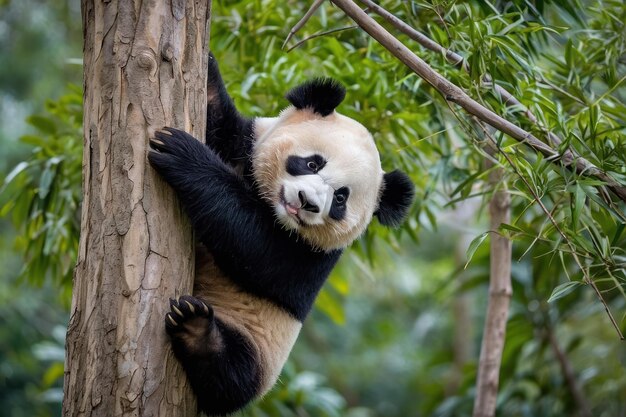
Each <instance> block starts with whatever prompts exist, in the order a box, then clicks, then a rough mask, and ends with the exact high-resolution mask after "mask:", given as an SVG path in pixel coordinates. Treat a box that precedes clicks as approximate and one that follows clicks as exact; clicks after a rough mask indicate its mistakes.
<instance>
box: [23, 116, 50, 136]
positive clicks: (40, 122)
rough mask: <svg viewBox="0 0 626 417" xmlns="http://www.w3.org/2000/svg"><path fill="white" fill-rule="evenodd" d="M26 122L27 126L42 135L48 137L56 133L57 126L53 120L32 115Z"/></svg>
mask: <svg viewBox="0 0 626 417" xmlns="http://www.w3.org/2000/svg"><path fill="white" fill-rule="evenodd" d="M26 121H27V122H28V124H30V125H31V126H34V127H36V128H37V129H38V130H39V131H41V132H42V133H48V134H50V135H54V134H56V133H57V125H56V123H55V122H54V120H52V119H51V118H49V117H45V116H39V115H32V116H29V117H28V118H27V119H26Z"/></svg>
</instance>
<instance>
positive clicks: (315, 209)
mask: <svg viewBox="0 0 626 417" xmlns="http://www.w3.org/2000/svg"><path fill="white" fill-rule="evenodd" d="M298 198H299V199H300V204H301V206H300V208H301V209H302V210H306V211H310V212H311V213H319V212H320V208H319V206H317V205H315V204H313V203H311V202H309V201H308V200H307V198H306V193H305V192H304V191H298Z"/></svg>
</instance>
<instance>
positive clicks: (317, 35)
mask: <svg viewBox="0 0 626 417" xmlns="http://www.w3.org/2000/svg"><path fill="white" fill-rule="evenodd" d="M358 27H359V25H352V26H346V27H343V28H337V29H331V30H327V31H324V32H318V33H314V34H313V35H311V36H307V37H306V38H304V39H302V40H300V41H298V42H297V43H296V44H295V45H293V46H292V47H290V48H289V49H287V52H291V51H292V50H294V49H296V48H297V47H298V46H300V45H302V44H303V43H305V42H307V41H310V40H311V39H314V38H319V37H320V36H326V35H330V34H331V33H337V32H343V31H344V30H350V29H356V28H358Z"/></svg>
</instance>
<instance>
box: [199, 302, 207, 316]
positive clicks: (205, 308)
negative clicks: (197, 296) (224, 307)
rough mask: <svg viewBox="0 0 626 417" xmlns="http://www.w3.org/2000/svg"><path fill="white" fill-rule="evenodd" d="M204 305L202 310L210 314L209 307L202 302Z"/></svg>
mask: <svg viewBox="0 0 626 417" xmlns="http://www.w3.org/2000/svg"><path fill="white" fill-rule="evenodd" d="M200 302H201V303H202V308H203V309H204V314H206V315H208V314H209V307H208V306H207V305H206V304H205V303H204V301H202V300H201V301H200Z"/></svg>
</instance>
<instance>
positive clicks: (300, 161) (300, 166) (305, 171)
mask: <svg viewBox="0 0 626 417" xmlns="http://www.w3.org/2000/svg"><path fill="white" fill-rule="evenodd" d="M324 165H326V160H325V159H324V158H323V157H322V156H321V155H317V154H315V155H311V156H306V157H302V156H295V155H291V156H290V157H288V158H287V166H286V170H287V173H288V174H289V175H293V176H294V177H295V176H298V175H314V174H317V173H318V171H320V170H321V169H322V168H324Z"/></svg>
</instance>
